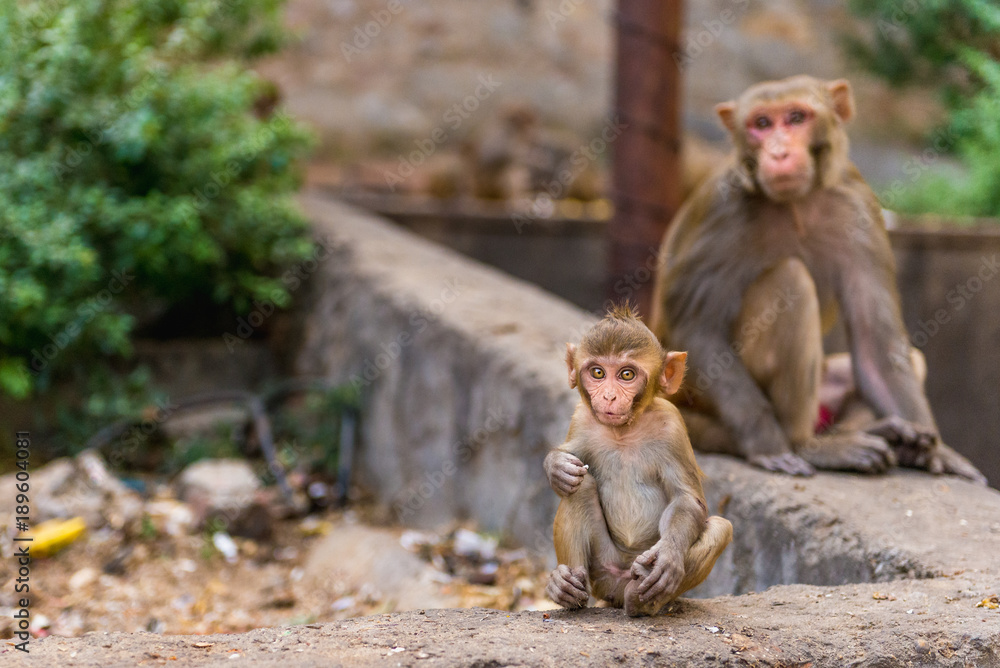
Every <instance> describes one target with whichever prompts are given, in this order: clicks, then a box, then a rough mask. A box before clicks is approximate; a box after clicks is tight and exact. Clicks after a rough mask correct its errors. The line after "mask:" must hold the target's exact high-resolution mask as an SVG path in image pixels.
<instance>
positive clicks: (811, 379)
mask: <svg viewBox="0 0 1000 668" xmlns="http://www.w3.org/2000/svg"><path fill="white" fill-rule="evenodd" d="M735 335H736V340H737V341H738V342H739V344H740V349H739V350H740V356H741V358H742V360H743V363H744V365H745V366H746V367H747V370H748V371H749V372H750V375H751V376H753V377H754V379H755V380H756V381H757V383H758V384H759V385H760V386H761V388H762V389H763V390H764V392H765V394H767V396H768V398H769V399H770V400H771V404H772V406H773V407H774V412H775V416H776V417H777V419H778V422H779V423H780V424H781V426H782V429H783V430H784V432H785V434H786V436H787V437H788V440H789V442H790V443H791V444H792V448H793V449H794V451H795V454H796V455H798V457H801V458H802V459H804V460H805V461H807V462H808V463H809V464H811V465H812V466H815V467H817V468H822V469H838V470H852V471H862V472H867V473H877V472H881V471H884V470H886V469H887V468H888V467H890V466H892V465H893V464H894V463H895V458H894V455H893V453H892V450H891V448H890V447H889V446H888V444H887V443H886V442H885V441H884V440H883V439H881V438H880V437H878V436H875V435H872V434H868V433H865V432H864V431H859V430H853V431H847V430H838V431H837V432H836V433H831V434H822V435H819V436H817V435H816V433H815V430H816V418H817V415H819V406H820V382H821V379H822V377H823V364H824V356H823V332H822V318H821V310H820V303H819V297H818V295H817V292H816V284H815V283H814V282H813V279H812V276H811V275H810V273H809V270H808V268H806V266H805V264H803V262H802V261H801V260H799V259H797V258H789V259H786V260H783V261H781V262H780V263H778V264H777V265H775V266H774V267H772V268H771V269H769V270H768V271H766V272H765V273H764V274H762V275H761V277H760V278H759V279H757V281H755V282H754V283H753V284H752V285H751V286H750V288H749V289H748V290H747V292H746V295H745V296H744V299H743V309H742V311H741V313H740V317H739V319H738V320H737V323H736V329H735ZM841 366H842V365H841ZM780 456H781V455H779V457H780ZM756 463H759V462H756ZM765 464H766V463H765ZM766 468H772V467H771V466H766ZM775 468H777V470H783V469H782V466H781V465H780V463H778V466H776V467H775Z"/></svg>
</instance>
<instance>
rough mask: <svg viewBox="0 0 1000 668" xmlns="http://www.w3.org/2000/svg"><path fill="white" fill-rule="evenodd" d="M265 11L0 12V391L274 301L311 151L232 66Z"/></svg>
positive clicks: (144, 1) (148, 7) (272, 33)
mask: <svg viewBox="0 0 1000 668" xmlns="http://www.w3.org/2000/svg"><path fill="white" fill-rule="evenodd" d="M280 5H281V2H280V0H221V1H220V0H173V1H170V0H36V1H32V2H26V1H24V0H18V1H17V2H0V44H2V45H3V47H2V48H0V393H4V394H7V395H9V396H13V397H17V398H22V397H25V396H28V395H29V394H30V393H31V392H32V391H34V390H44V389H45V388H46V387H47V386H48V385H49V384H50V383H51V380H52V378H53V377H54V376H56V375H58V374H61V373H65V372H67V371H70V370H73V371H75V372H76V373H80V372H81V369H82V370H84V371H86V370H87V369H90V368H98V367H101V366H102V365H103V363H104V362H106V360H107V359H108V358H115V357H118V356H121V355H123V354H127V353H128V352H129V349H130V345H129V343H130V337H131V334H132V332H133V329H134V327H135V323H136V321H137V319H149V318H150V317H151V316H154V315H155V314H157V313H163V312H165V311H166V310H167V309H168V308H169V307H171V306H176V305H178V304H184V303H185V302H186V301H187V300H190V299H193V298H198V297H203V296H205V295H208V296H209V297H210V298H211V299H212V300H214V301H215V302H217V303H218V304H219V305H220V308H221V307H231V308H235V309H237V310H243V309H246V308H247V306H248V305H249V304H250V303H251V302H252V300H254V299H264V298H266V299H271V300H273V301H275V302H276V303H278V304H279V305H281V304H284V303H286V302H287V299H288V294H287V291H286V290H285V289H284V287H283V285H282V283H281V281H280V280H279V279H278V278H277V276H278V275H279V273H280V270H281V268H282V267H284V266H287V265H290V264H292V263H294V262H296V261H298V260H300V259H302V258H304V257H306V256H307V255H308V253H309V252H310V250H311V243H310V241H309V238H308V235H307V230H306V224H305V221H304V219H303V217H302V216H301V214H300V213H299V212H298V211H297V209H296V208H295V206H294V204H293V200H292V195H293V193H294V190H295V189H296V188H297V186H298V174H297V170H296V165H297V162H298V160H299V158H301V157H302V156H303V155H304V152H305V150H306V149H307V147H308V144H309V137H308V135H307V133H306V132H305V131H304V130H303V129H302V128H301V127H300V126H298V125H297V124H296V123H294V122H293V121H291V120H290V119H289V118H288V116H287V115H285V114H283V113H281V112H279V113H277V114H270V113H269V112H267V111H262V110H261V109H260V107H261V106H264V105H262V104H261V101H262V100H265V99H266V97H267V95H268V94H269V93H270V92H271V91H269V88H268V84H267V82H264V81H262V80H260V79H259V78H257V77H256V76H255V75H254V74H253V73H251V72H249V71H248V70H247V69H246V66H245V59H246V58H250V57H253V56H256V55H259V54H262V53H267V52H269V51H273V50H274V49H276V48H277V47H278V46H279V45H280V44H281V37H282V32H281V28H280V26H281V24H280V13H279V10H280ZM255 105H256V107H257V109H256V110H257V112H258V113H257V114H255V113H254V112H255Z"/></svg>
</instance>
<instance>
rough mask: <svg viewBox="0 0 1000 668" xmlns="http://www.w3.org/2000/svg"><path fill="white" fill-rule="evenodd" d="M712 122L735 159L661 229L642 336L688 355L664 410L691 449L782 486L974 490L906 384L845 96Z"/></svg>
mask: <svg viewBox="0 0 1000 668" xmlns="http://www.w3.org/2000/svg"><path fill="white" fill-rule="evenodd" d="M716 111H717V112H718V114H719V117H720V119H721V120H722V123H723V124H724V125H725V127H726V128H727V129H728V130H729V133H730V135H731V136H732V140H733V143H734V144H735V149H736V150H735V153H734V155H733V157H732V159H731V161H730V163H729V164H728V165H727V166H726V167H725V168H724V169H721V170H719V171H718V172H717V173H716V174H715V175H714V176H713V177H712V178H710V179H709V180H708V181H706V182H705V183H704V184H703V185H702V186H701V187H700V188H699V189H698V191H697V192H696V193H695V195H694V196H693V197H692V198H690V199H689V200H688V201H687V202H685V204H684V206H683V207H682V208H681V210H680V211H679V212H678V214H677V216H676V218H675V219H674V221H673V223H672V224H671V226H670V230H669V232H668V233H667V236H666V238H665V240H664V243H663V247H662V257H661V260H662V262H661V266H660V270H659V273H658V276H657V285H656V297H655V298H654V307H653V308H654V313H653V317H652V320H651V322H652V328H653V330H654V332H656V335H657V336H658V337H659V339H660V340H661V341H662V342H663V344H664V346H666V347H667V348H681V349H686V350H687V351H688V353H689V358H688V359H689V363H690V366H691V370H692V373H691V374H690V377H689V382H688V384H687V385H686V387H685V390H684V398H683V401H678V405H680V407H681V410H682V412H683V414H684V417H685V420H686V421H687V425H688V429H689V430H690V433H691V440H692V442H693V443H694V446H695V447H696V448H698V449H699V450H702V451H705V452H722V453H727V454H732V455H737V456H740V457H744V458H746V459H747V460H748V461H749V462H751V463H753V464H756V465H757V466H761V467H763V468H765V469H768V470H772V471H780V472H784V473H790V474H795V475H811V474H812V473H813V472H814V470H815V468H816V467H818V468H825V469H843V470H853V471H861V472H867V473H877V472H881V471H885V470H886V469H888V468H889V467H891V466H893V465H894V464H896V463H897V462H898V463H900V464H902V465H904V466H912V467H917V468H924V469H927V470H929V471H931V472H934V473H955V474H958V475H960V476H964V477H966V478H969V479H971V480H974V481H976V482H980V483H985V478H984V477H983V475H982V474H981V473H980V472H979V471H978V470H976V468H975V467H974V466H973V465H972V464H971V463H970V462H969V461H968V460H967V459H965V458H964V457H962V456H961V455H959V454H958V453H957V452H955V451H954V450H952V449H951V448H949V447H948V446H946V445H945V444H944V443H942V442H941V438H940V436H939V433H938V428H937V425H936V424H935V422H934V417H933V415H932V414H931V409H930V405H929V404H928V402H927V397H926V396H925V394H924V390H923V384H922V378H920V377H918V368H917V366H918V365H922V364H923V360H922V358H921V357H919V353H917V352H916V351H911V348H910V345H909V343H908V341H907V335H906V331H905V329H904V325H903V319H902V316H901V312H900V303H899V295H898V293H897V291H896V285H895V263H894V260H893V255H892V250H891V248H890V246H889V238H888V235H887V234H886V230H885V223H884V221H883V219H882V213H881V209H880V207H879V203H878V200H877V199H876V198H875V195H874V193H872V191H871V189H870V188H869V187H868V185H867V184H866V183H865V182H864V180H863V179H862V178H861V175H860V174H859V173H858V171H857V169H856V168H855V167H854V165H853V164H851V162H850V160H849V159H848V156H847V149H848V146H847V135H846V133H845V132H844V129H843V126H844V124H845V123H847V122H848V121H850V120H851V117H852V116H853V115H854V99H853V95H852V93H851V88H850V85H849V84H848V83H847V82H846V81H844V80H837V81H831V82H825V81H820V80H817V79H814V78H812V77H808V76H797V77H792V78H789V79H785V80H782V81H775V82H768V83H762V84H758V85H756V86H753V87H751V88H750V89H748V90H747V91H746V92H745V93H743V95H742V96H740V97H739V99H737V100H735V101H732V102H725V103H723V104H720V105H718V106H717V107H716ZM838 315H840V316H842V317H843V318H844V323H845V326H846V331H847V335H848V339H849V342H850V356H849V364H848V362H847V361H846V359H845V358H841V359H840V361H839V362H837V363H836V364H835V365H834V367H836V366H837V365H839V369H840V372H841V374H840V375H841V376H842V375H843V371H844V367H845V365H847V366H849V368H850V383H844V382H841V383H840V385H841V390H840V391H838V390H836V388H833V390H832V394H833V395H835V396H836V395H837V394H838V392H839V394H841V395H844V393H846V392H847V391H850V392H852V393H854V395H855V398H856V400H855V401H851V402H848V403H850V404H851V406H850V408H851V410H849V411H848V412H849V413H850V418H851V419H849V420H848V419H845V418H846V417H847V416H845V415H828V417H830V418H832V422H833V425H832V428H830V429H827V430H825V431H823V432H822V433H820V434H817V433H816V424H817V416H819V415H821V414H822V413H827V414H829V413H830V412H831V411H830V407H829V406H827V407H826V409H825V410H824V411H822V412H821V408H820V393H821V389H822V382H823V381H822V379H823V374H824V364H826V366H827V370H828V373H827V380H828V381H829V382H831V383H832V382H834V381H835V380H836V374H831V373H829V371H830V369H831V365H830V364H829V363H825V361H824V353H823V342H822V335H823V332H824V331H825V330H828V329H829V327H830V326H832V324H833V322H835V321H836V318H837V317H838ZM914 353H915V354H914ZM833 370H834V371H836V370H837V369H836V368H834V369H833ZM841 380H843V379H841ZM824 392H825V393H826V394H830V393H831V392H830V388H826V389H825V390H824ZM841 398H843V396H841Z"/></svg>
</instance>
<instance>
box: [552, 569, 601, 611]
mask: <svg viewBox="0 0 1000 668" xmlns="http://www.w3.org/2000/svg"><path fill="white" fill-rule="evenodd" d="M545 593H546V594H548V595H549V598H551V599H552V600H553V601H555V602H556V603H558V604H559V605H561V606H562V607H564V608H585V607H587V601H589V600H590V594H588V593H587V571H586V569H585V568H583V566H577V567H576V568H570V567H569V566H566V565H565V564H559V566H557V567H556V569H555V570H554V571H552V574H551V575H549V583H548V585H547V586H546V587H545Z"/></svg>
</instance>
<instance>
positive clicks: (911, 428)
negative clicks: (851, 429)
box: [865, 415, 940, 468]
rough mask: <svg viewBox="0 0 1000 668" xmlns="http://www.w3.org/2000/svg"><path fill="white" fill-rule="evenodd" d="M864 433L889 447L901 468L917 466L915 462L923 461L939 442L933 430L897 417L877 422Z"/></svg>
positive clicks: (885, 418) (891, 416)
mask: <svg viewBox="0 0 1000 668" xmlns="http://www.w3.org/2000/svg"><path fill="white" fill-rule="evenodd" d="M865 432H867V433H869V434H871V435H872V436H878V437H880V438H882V439H883V440H884V441H885V442H886V443H888V444H889V445H891V446H892V448H893V450H895V451H896V457H897V458H898V459H899V462H900V463H901V464H902V465H903V466H919V465H918V464H916V463H915V462H917V461H923V460H925V459H926V458H927V456H928V455H930V454H931V451H932V450H933V449H934V446H935V445H936V444H937V442H938V441H939V440H940V439H939V438H938V435H937V432H935V431H934V430H933V429H927V428H925V427H921V426H920V425H918V424H916V423H914V422H910V421H909V420H904V419H903V418H901V417H899V416H898V415H889V416H887V417H884V418H882V419H881V420H877V421H876V422H874V423H873V424H872V425H871V426H869V427H868V428H867V429H865ZM920 468H924V467H923V466H920Z"/></svg>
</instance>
